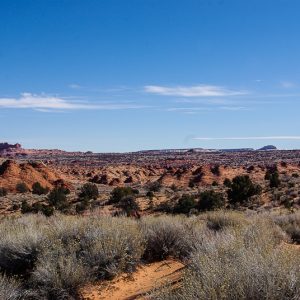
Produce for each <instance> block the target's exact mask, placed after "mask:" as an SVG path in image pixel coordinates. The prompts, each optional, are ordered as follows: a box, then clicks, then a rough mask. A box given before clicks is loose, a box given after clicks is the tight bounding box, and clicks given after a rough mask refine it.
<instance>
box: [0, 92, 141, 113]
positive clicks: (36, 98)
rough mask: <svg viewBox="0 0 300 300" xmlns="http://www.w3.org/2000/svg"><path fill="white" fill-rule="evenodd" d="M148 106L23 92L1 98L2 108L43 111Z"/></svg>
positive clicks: (118, 108)
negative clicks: (92, 101) (88, 100)
mask: <svg viewBox="0 0 300 300" xmlns="http://www.w3.org/2000/svg"><path fill="white" fill-rule="evenodd" d="M145 107H146V106H141V105H135V104H131V103H90V102H80V101H75V100H71V99H68V98H63V97H57V96H51V95H46V94H41V95H36V94H31V93H23V94H21V96H20V97H19V98H0V108H15V109H26V108H27V109H28V108H31V109H35V110H38V111H41V112H49V111H58V110H60V111H62V110H92V109H98V110H121V109H138V108H145Z"/></svg>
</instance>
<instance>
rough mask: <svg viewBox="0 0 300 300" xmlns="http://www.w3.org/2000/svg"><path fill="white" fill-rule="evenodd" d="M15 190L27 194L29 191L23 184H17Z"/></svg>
mask: <svg viewBox="0 0 300 300" xmlns="http://www.w3.org/2000/svg"><path fill="white" fill-rule="evenodd" d="M16 190H17V192H19V193H27V192H28V191H29V187H28V186H27V185H26V183H25V182H19V183H17V185H16Z"/></svg>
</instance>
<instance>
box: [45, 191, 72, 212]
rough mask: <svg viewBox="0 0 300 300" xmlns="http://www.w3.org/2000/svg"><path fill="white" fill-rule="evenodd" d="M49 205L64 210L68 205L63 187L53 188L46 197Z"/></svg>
mask: <svg viewBox="0 0 300 300" xmlns="http://www.w3.org/2000/svg"><path fill="white" fill-rule="evenodd" d="M47 202H48V203H49V205H50V206H54V207H55V208H56V209H58V210H61V211H63V210H65V209H67V208H68V207H69V203H68V201H67V196H66V192H65V189H64V188H61V187H58V188H54V189H53V190H52V191H51V192H50V193H49V195H48V197H47Z"/></svg>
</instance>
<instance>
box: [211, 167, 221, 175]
mask: <svg viewBox="0 0 300 300" xmlns="http://www.w3.org/2000/svg"><path fill="white" fill-rule="evenodd" d="M210 171H211V172H212V173H213V174H214V175H216V176H220V174H221V173H220V166H219V165H215V166H212V167H211V168H210Z"/></svg>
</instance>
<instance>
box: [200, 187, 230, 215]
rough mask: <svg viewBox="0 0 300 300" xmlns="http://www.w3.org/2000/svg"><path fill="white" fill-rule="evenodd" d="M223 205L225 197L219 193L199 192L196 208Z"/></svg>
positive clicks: (211, 208) (214, 207)
mask: <svg viewBox="0 0 300 300" xmlns="http://www.w3.org/2000/svg"><path fill="white" fill-rule="evenodd" d="M224 206H225V199H224V197H223V195H222V194H221V193H216V192H215V191H205V192H202V193H200V194H199V202H198V204H197V208H198V209H199V210H201V211H203V210H215V209H220V208H223V207H224Z"/></svg>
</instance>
